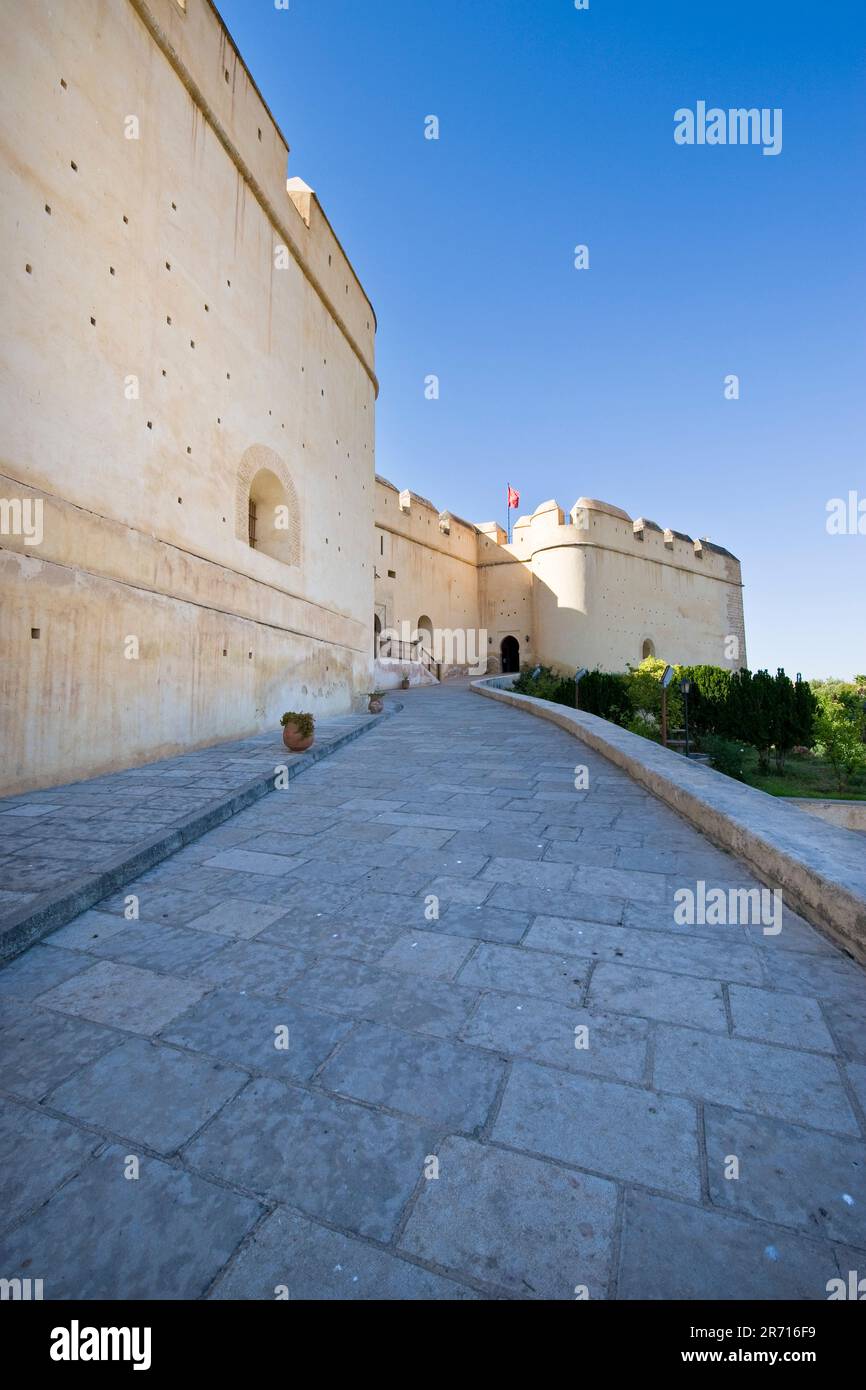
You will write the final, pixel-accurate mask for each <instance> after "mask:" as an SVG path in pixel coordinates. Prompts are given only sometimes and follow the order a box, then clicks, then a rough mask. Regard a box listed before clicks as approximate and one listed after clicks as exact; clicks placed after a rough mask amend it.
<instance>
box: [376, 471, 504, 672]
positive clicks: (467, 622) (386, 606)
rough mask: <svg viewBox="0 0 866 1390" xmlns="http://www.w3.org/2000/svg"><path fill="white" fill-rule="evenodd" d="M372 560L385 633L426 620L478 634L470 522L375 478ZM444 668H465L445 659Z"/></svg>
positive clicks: (474, 543) (378, 611) (474, 552)
mask: <svg viewBox="0 0 866 1390" xmlns="http://www.w3.org/2000/svg"><path fill="white" fill-rule="evenodd" d="M374 560H375V565H376V596H375V602H376V615H377V617H378V618H379V621H380V622H381V625H382V629H383V631H384V630H385V629H386V628H390V629H396V630H397V631H398V632H399V631H400V630H401V625H402V624H403V622H406V623H408V624H409V627H410V630H411V632H412V633H413V634H414V632H415V630H416V627H417V624H418V620H419V618H422V617H424V618H429V619H430V622H431V624H432V627H433V628H434V629H438V630H439V631H440V632H442V633H445V632H455V631H457V632H460V633H466V632H467V631H469V632H472V633H473V634H477V631H478V626H479V621H478V611H479V610H478V569H477V532H476V529H475V527H474V526H472V525H471V524H470V523H468V522H465V521H460V520H459V519H458V518H456V517H452V516H451V515H450V514H449V513H447V512H442V513H440V512H438V511H437V510H436V508H435V507H434V506H433V504H432V503H431V502H428V501H426V499H425V498H423V497H418V496H416V495H415V493H410V492H403V493H401V492H400V491H399V490H398V489H397V488H396V487H394V485H393V484H392V483H389V482H387V481H386V480H385V479H384V478H377V480H376V530H375V542H374ZM389 571H393V574H391V573H389ZM476 651H477V645H476ZM467 654H468V653H467ZM454 655H455V656H459V655H460V653H459V652H455V653H454ZM445 656H446V657H447V652H446V653H445ZM445 665H446V669H445V671H444V672H443V674H447V672H448V669H451V668H452V667H459V666H460V665H461V663H460V662H459V661H456V660H455V661H452V662H450V663H449V662H448V661H447V660H446V663H445Z"/></svg>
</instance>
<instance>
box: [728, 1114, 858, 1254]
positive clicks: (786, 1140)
mask: <svg viewBox="0 0 866 1390" xmlns="http://www.w3.org/2000/svg"><path fill="white" fill-rule="evenodd" d="M704 1123H705V1128H706V1136H707V1173H708V1177H709V1184H710V1197H711V1199H712V1201H713V1202H714V1203H715V1204H716V1206H719V1207H723V1208H725V1209H726V1210H728V1211H732V1212H737V1213H739V1214H741V1215H750V1216H757V1217H761V1218H762V1219H763V1220H766V1221H775V1222H778V1224H779V1225H780V1226H792V1227H795V1228H796V1229H798V1230H802V1231H803V1232H805V1233H806V1234H807V1235H814V1236H826V1237H827V1238H828V1239H830V1240H840V1241H850V1242H851V1243H852V1244H855V1245H861V1246H863V1248H864V1251H866V1144H864V1143H863V1141H862V1140H859V1139H842V1138H840V1137H839V1136H837V1135H835V1134H818V1133H816V1132H815V1131H813V1130H808V1129H804V1128H803V1127H802V1126H801V1125H792V1124H785V1123H784V1121H782V1120H769V1119H759V1118H757V1117H756V1116H753V1115H743V1114H738V1113H737V1112H736V1111H733V1110H722V1109H719V1108H716V1107H713V1106H708V1107H707V1110H706V1112H705V1120H704ZM731 1156H733V1157H735V1158H736V1159H737V1168H736V1173H737V1176H736V1177H730V1176H726V1174H730V1173H731V1171H732V1165H731V1163H730V1158H731Z"/></svg>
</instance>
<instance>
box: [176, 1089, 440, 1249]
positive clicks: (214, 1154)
mask: <svg viewBox="0 0 866 1390" xmlns="http://www.w3.org/2000/svg"><path fill="white" fill-rule="evenodd" d="M434 1140H435V1135H434V1132H433V1131H432V1130H430V1129H425V1128H424V1127H423V1126H421V1125H419V1124H417V1123H416V1122H415V1121H413V1120H410V1119H400V1118H396V1117H394V1116H391V1115H384V1114H382V1113H380V1112H377V1111H375V1110H369V1109H366V1108H365V1107H364V1106H361V1105H356V1104H354V1103H352V1102H350V1101H341V1100H334V1099H332V1098H331V1097H329V1096H324V1095H319V1094H313V1093H312V1092H309V1091H302V1090H298V1089H297V1088H294V1087H288V1086H284V1085H283V1083H282V1082H279V1081H270V1080H259V1081H254V1082H251V1083H250V1085H249V1086H248V1087H247V1089H246V1090H245V1091H244V1092H243V1093H242V1094H241V1095H240V1096H239V1097H238V1098H237V1100H234V1101H231V1102H230V1103H229V1104H228V1105H227V1106H226V1107H225V1109H224V1110H223V1111H222V1112H221V1113H220V1114H219V1115H218V1116H217V1117H216V1119H214V1120H212V1121H211V1123H210V1124H209V1125H208V1126H207V1127H206V1128H205V1130H204V1131H203V1132H202V1134H201V1135H199V1137H198V1138H197V1139H195V1140H193V1142H192V1144H191V1145H190V1146H189V1148H188V1149H187V1150H186V1156H187V1159H188V1160H189V1162H190V1163H191V1164H193V1165H194V1166H195V1167H196V1168H200V1169H201V1170H202V1171H203V1172H206V1173H209V1174H213V1175H215V1176H217V1177H219V1178H223V1179H231V1180H232V1181H234V1182H240V1183H241V1184H242V1185H243V1186H244V1187H248V1188H250V1189H251V1190H252V1191H254V1192H257V1193H261V1194H262V1195H264V1196H268V1197H272V1198H275V1199H277V1200H279V1201H284V1202H289V1203H290V1204H291V1205H292V1206H295V1207H298V1208H299V1209H300V1210H301V1211H305V1212H306V1213H307V1214H308V1215H310V1216H313V1217H317V1216H318V1217H321V1218H322V1219H323V1220H325V1221H329V1222H331V1223H333V1224H335V1225H339V1226H344V1227H347V1228H348V1229H349V1230H352V1231H355V1232H356V1233H358V1234H360V1235H367V1236H373V1237H374V1238H376V1239H378V1240H382V1241H387V1240H389V1239H390V1238H391V1236H392V1235H393V1234H394V1231H395V1229H396V1226H397V1222H398V1220H399V1217H400V1213H401V1212H402V1210H403V1207H404V1206H405V1205H406V1203H407V1202H408V1200H409V1198H410V1196H411V1195H412V1192H413V1190H414V1188H415V1186H416V1184H417V1183H418V1182H419V1180H420V1179H421V1176H422V1173H423V1170H424V1164H425V1161H426V1158H427V1156H428V1155H429V1154H431V1153H432V1152H433V1150H434Z"/></svg>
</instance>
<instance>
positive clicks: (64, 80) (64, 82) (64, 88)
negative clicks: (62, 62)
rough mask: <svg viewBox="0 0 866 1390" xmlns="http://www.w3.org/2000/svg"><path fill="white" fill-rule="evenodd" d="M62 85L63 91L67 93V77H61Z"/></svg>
mask: <svg viewBox="0 0 866 1390" xmlns="http://www.w3.org/2000/svg"><path fill="white" fill-rule="evenodd" d="M60 85H61V87H62V88H63V90H64V92H65V91H66V78H65V77H61V79H60Z"/></svg>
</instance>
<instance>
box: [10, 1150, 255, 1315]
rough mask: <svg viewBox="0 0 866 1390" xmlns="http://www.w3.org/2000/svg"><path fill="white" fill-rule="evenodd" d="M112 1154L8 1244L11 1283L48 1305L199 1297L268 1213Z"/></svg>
mask: <svg viewBox="0 0 866 1390" xmlns="http://www.w3.org/2000/svg"><path fill="white" fill-rule="evenodd" d="M129 1171H130V1167H129V1163H128V1151H127V1150H126V1149H125V1148H123V1147H119V1146H113V1147H111V1148H109V1149H107V1150H106V1151H105V1152H104V1153H102V1154H100V1155H99V1157H98V1158H95V1159H93V1160H92V1162H90V1163H89V1164H87V1166H86V1167H84V1168H82V1169H81V1171H80V1172H79V1173H78V1174H77V1176H76V1177H74V1178H73V1179H72V1180H71V1181H70V1182H68V1183H66V1184H65V1185H64V1186H63V1187H61V1189H60V1191H59V1192H57V1193H56V1194H55V1195H54V1196H53V1197H52V1198H51V1200H50V1201H49V1202H47V1203H46V1205H45V1206H43V1207H41V1208H40V1209H39V1211H38V1212H37V1213H36V1214H35V1216H33V1217H31V1219H30V1220H29V1221H26V1222H24V1223H23V1224H22V1225H20V1226H18V1227H17V1228H16V1229H15V1230H13V1231H10V1232H7V1233H6V1235H5V1236H4V1237H2V1240H0V1246H2V1249H0V1256H2V1266H3V1269H4V1271H5V1272H6V1273H5V1277H6V1278H9V1279H14V1278H25V1277H26V1278H31V1279H43V1280H44V1295H45V1298H47V1299H56V1298H60V1299H136V1298H144V1299H150V1298H158V1299H185V1298H199V1297H201V1296H202V1295H203V1294H204V1293H205V1292H206V1290H207V1288H208V1286H209V1284H210V1283H211V1282H212V1281H213V1280H214V1279H215V1278H216V1276H217V1274H218V1273H219V1271H220V1270H221V1268H222V1266H223V1265H224V1264H225V1262H226V1260H227V1259H228V1258H229V1256H230V1255H231V1253H232V1251H233V1250H234V1249H235V1248H236V1246H237V1245H238V1243H239V1241H240V1240H242V1239H243V1237H244V1235H245V1234H246V1232H247V1231H248V1230H250V1229H251V1227H252V1226H253V1225H254V1224H255V1222H256V1221H257V1220H258V1218H259V1216H260V1215H261V1214H262V1207H261V1204H260V1203H259V1202H257V1201H255V1200H254V1199H253V1198H251V1197H245V1196H240V1195H238V1194H236V1193H234V1192H229V1191H227V1190H226V1188H224V1187H218V1186H216V1185H215V1184H213V1183H209V1182H205V1181H203V1179H201V1178H199V1177H197V1176H196V1175H195V1174H193V1173H188V1172H184V1171H183V1170H182V1169H180V1168H173V1167H169V1166H168V1165H167V1164H165V1163H163V1162H162V1161H161V1160H159V1159H156V1158H149V1157H148V1156H147V1155H144V1156H142V1157H141V1158H140V1164H139V1173H138V1176H137V1177H129V1176H127V1174H128V1173H129Z"/></svg>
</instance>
